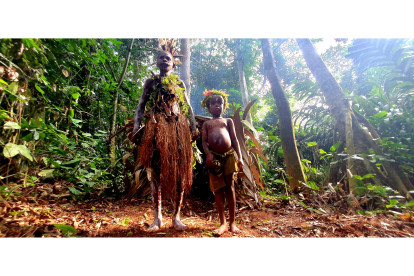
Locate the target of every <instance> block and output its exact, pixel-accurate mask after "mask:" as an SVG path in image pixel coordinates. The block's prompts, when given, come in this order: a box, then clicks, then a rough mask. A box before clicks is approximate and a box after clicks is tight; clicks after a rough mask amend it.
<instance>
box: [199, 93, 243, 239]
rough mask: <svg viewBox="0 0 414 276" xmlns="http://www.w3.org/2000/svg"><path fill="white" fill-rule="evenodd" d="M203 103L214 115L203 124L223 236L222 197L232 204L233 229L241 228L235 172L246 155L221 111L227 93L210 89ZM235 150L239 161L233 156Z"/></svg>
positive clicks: (224, 227)
mask: <svg viewBox="0 0 414 276" xmlns="http://www.w3.org/2000/svg"><path fill="white" fill-rule="evenodd" d="M204 95H205V97H204V100H203V101H202V102H201V104H202V106H203V107H204V108H206V109H207V110H208V112H209V113H210V114H211V115H212V116H213V119H212V120H209V121H206V122H205V123H204V124H203V149H204V152H205V153H206V154H207V160H206V163H207V167H209V171H210V173H209V174H210V189H211V191H212V192H213V193H214V196H215V199H216V205H217V210H218V213H219V217H220V223H221V225H220V227H219V228H218V229H216V230H215V231H214V232H215V234H216V235H218V236H221V235H222V234H223V233H225V232H227V231H228V228H227V224H226V218H225V216H224V204H223V196H224V193H225V194H226V198H227V201H228V204H229V214H230V231H231V232H233V233H235V234H237V233H240V232H241V231H240V230H239V229H238V228H237V226H236V223H235V215H236V195H235V192H234V173H235V172H236V171H237V168H238V169H239V170H238V171H239V172H240V171H243V167H244V164H243V158H242V155H241V152H240V147H239V142H238V141H237V138H236V133H235V130H234V123H233V120H232V119H230V118H222V117H221V114H223V112H224V111H225V110H226V108H227V107H228V99H227V97H228V95H227V94H226V93H224V91H221V90H215V89H213V90H209V91H206V92H204ZM234 151H236V154H237V156H238V161H237V165H236V161H235V158H234Z"/></svg>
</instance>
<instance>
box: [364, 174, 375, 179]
mask: <svg viewBox="0 0 414 276" xmlns="http://www.w3.org/2000/svg"><path fill="white" fill-rule="evenodd" d="M372 177H374V175H373V174H370V173H369V174H366V175H364V176H363V177H362V179H366V178H372Z"/></svg>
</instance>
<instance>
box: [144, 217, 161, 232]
mask: <svg viewBox="0 0 414 276" xmlns="http://www.w3.org/2000/svg"><path fill="white" fill-rule="evenodd" d="M161 226H162V221H161V220H160V219H155V220H154V222H153V223H152V224H151V226H150V227H148V229H147V232H157V231H158V230H160V229H161Z"/></svg>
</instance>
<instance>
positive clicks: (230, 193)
mask: <svg viewBox="0 0 414 276" xmlns="http://www.w3.org/2000/svg"><path fill="white" fill-rule="evenodd" d="M224 180H225V181H226V198H227V202H228V205H229V216H230V219H229V220H230V221H229V225H230V231H231V232H233V233H235V234H238V233H240V232H241V231H240V229H239V228H237V226H236V221H235V218H236V193H235V190H234V174H233V173H232V174H229V175H226V176H224Z"/></svg>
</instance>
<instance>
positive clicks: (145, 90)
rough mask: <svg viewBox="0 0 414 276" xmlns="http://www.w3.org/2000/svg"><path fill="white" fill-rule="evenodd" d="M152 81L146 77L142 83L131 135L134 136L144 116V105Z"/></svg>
mask: <svg viewBox="0 0 414 276" xmlns="http://www.w3.org/2000/svg"><path fill="white" fill-rule="evenodd" d="M152 82H153V80H152V79H147V80H146V81H145V83H144V88H143V91H142V95H141V98H140V99H139V103H138V105H137V108H136V110H135V115H134V130H133V131H132V133H133V136H135V134H137V131H138V129H139V126H140V125H141V122H142V119H143V117H144V112H145V105H146V103H147V101H148V96H149V90H150V88H151V86H152Z"/></svg>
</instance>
